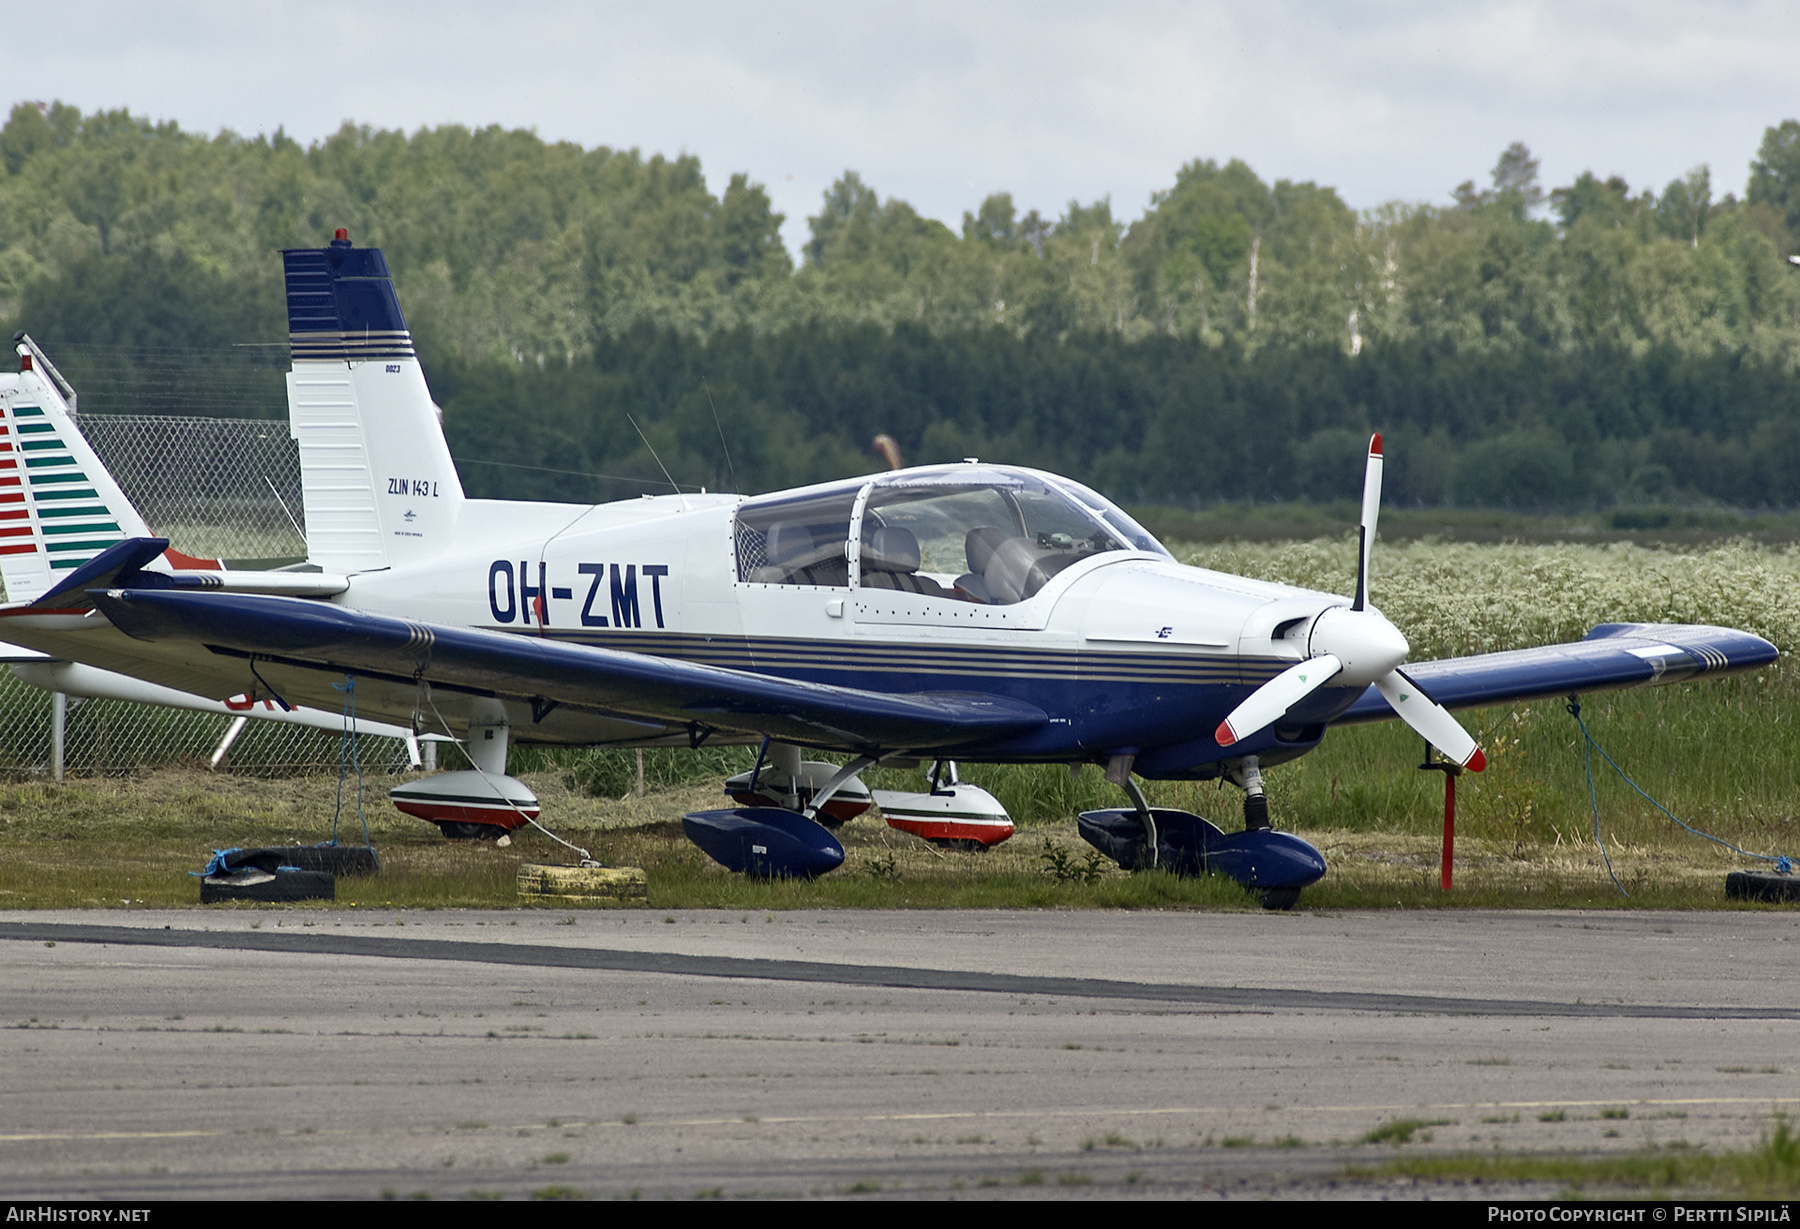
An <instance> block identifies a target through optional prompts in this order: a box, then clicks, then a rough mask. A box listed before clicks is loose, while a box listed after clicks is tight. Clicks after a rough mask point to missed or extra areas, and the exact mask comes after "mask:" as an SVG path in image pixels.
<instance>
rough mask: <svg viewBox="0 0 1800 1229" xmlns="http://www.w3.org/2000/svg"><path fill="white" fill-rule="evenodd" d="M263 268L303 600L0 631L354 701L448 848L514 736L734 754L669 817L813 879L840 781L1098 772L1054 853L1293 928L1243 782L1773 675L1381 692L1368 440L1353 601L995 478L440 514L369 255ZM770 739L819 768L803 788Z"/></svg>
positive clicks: (74, 604)
mask: <svg viewBox="0 0 1800 1229" xmlns="http://www.w3.org/2000/svg"><path fill="white" fill-rule="evenodd" d="M284 256H285V259H286V273H287V293H288V310H289V324H290V332H291V340H292V348H293V369H292V372H291V374H290V376H289V412H290V427H291V430H292V433H293V435H294V438H295V439H296V440H297V441H298V444H299V447H300V452H301V461H302V470H303V484H304V491H305V500H306V508H305V511H306V528H307V538H308V550H309V555H310V559H311V562H312V563H313V564H314V565H316V566H317V567H318V568H319V569H320V571H319V572H317V573H313V574H311V575H310V581H309V583H310V584H311V585H312V586H313V587H312V588H311V589H310V590H309V591H308V595H305V596H295V595H291V594H286V593H281V592H269V591H267V590H264V591H252V590H253V589H254V582H244V583H245V584H246V585H249V586H250V587H249V588H234V586H235V585H236V584H237V582H235V581H233V580H232V579H231V578H230V577H229V576H227V577H225V578H223V579H221V578H220V577H218V576H213V577H201V576H199V575H197V574H194V573H188V572H183V571H181V570H177V569H173V568H170V567H169V566H168V565H167V563H166V562H160V561H159V560H160V559H161V556H162V546H163V544H161V543H160V541H159V540H156V539H149V540H145V539H127V540H125V541H122V542H120V543H119V544H118V545H116V546H113V547H111V548H109V549H107V550H106V551H104V552H103V553H102V554H100V555H99V556H97V557H96V558H94V559H93V560H91V561H90V562H89V563H87V564H84V565H83V566H82V567H81V568H79V569H78V570H76V571H75V572H74V573H73V574H71V575H70V576H69V577H68V578H67V579H66V580H64V581H63V582H62V583H61V584H59V585H57V586H56V587H55V588H54V589H52V590H51V591H50V593H48V594H46V595H45V597H44V598H41V599H40V600H39V601H38V602H37V603H35V604H32V605H22V604H21V605H15V606H13V607H10V608H7V609H6V610H5V611H4V612H0V613H3V614H4V615H5V617H6V622H5V624H4V627H5V630H4V631H3V632H0V635H4V636H5V638H7V639H10V640H15V641H16V642H18V643H21V644H26V645H29V646H30V647H35V648H41V649H43V650H44V651H47V652H54V653H55V654H56V655H58V656H60V657H66V658H68V659H71V660H74V661H82V662H88V663H91V664H93V665H95V666H99V667H102V668H105V669H110V670H117V671H120V672H121V673H126V674H133V675H136V676H138V677H144V678H150V679H152V680H153V681H158V682H164V683H168V684H170V685H178V686H181V687H182V688H183V689H184V690H187V691H192V692H199V693H201V694H205V695H218V696H227V695H235V694H238V693H241V692H248V693H250V694H251V695H253V696H257V697H269V698H274V699H277V700H279V701H281V702H283V703H296V704H310V705H314V706H329V705H330V704H331V702H332V699H333V691H332V685H333V684H334V683H340V682H341V681H342V679H343V677H344V676H345V675H352V676H354V677H355V678H356V680H357V694H358V711H359V713H361V714H363V715H366V716H368V717H372V718H377V719H381V720H388V721H395V722H399V723H402V724H410V725H411V726H412V727H413V728H414V729H421V728H423V729H444V730H445V731H446V732H449V731H456V732H461V733H463V734H465V735H466V746H467V747H468V749H469V752H470V756H471V759H472V760H473V761H474V762H475V764H476V772H475V773H473V774H461V775H462V776H464V777H472V778H479V779H480V782H481V783H482V784H481V788H479V789H474V788H472V786H471V789H470V791H469V792H472V793H473V794H481V793H484V792H485V793H486V795H487V796H488V798H489V800H490V804H491V802H492V799H493V798H494V797H496V796H499V797H501V798H502V804H497V805H490V806H489V809H488V810H487V811H486V812H483V811H482V810H481V807H482V803H481V801H480V799H478V798H477V799H469V798H463V799H462V801H465V802H469V803H470V805H471V806H472V807H473V809H468V808H464V809H460V810H459V809H457V806H458V802H459V797H460V796H459V793H458V791H459V790H460V789H463V788H464V787H465V786H469V785H470V784H471V783H469V782H461V783H459V782H455V781H452V780H451V779H450V778H427V779H426V780H425V781H423V782H420V783H418V784H417V785H416V786H412V787H405V788H406V789H412V790H415V792H417V793H418V794H420V795H422V796H428V797H426V798H425V801H424V802H421V801H420V800H419V798H415V799H414V802H415V804H416V805H415V806H413V807H408V808H407V809H409V810H412V811H413V813H415V814H421V815H423V816H424V817H426V818H429V819H433V820H435V821H437V822H440V823H444V824H445V826H446V830H447V831H449V830H451V823H450V822H448V821H451V820H455V821H458V822H460V821H464V820H467V819H469V818H471V817H472V818H474V819H476V820H480V821H483V822H489V823H499V824H501V826H506V823H507V820H508V816H507V815H506V814H505V811H506V809H507V807H509V806H512V805H513V804H512V803H511V802H505V801H504V800H505V799H512V798H514V797H515V794H514V793H513V792H511V791H513V789H514V787H517V788H518V789H519V790H523V786H522V785H520V784H519V783H517V782H512V781H511V779H510V778H506V777H505V775H504V774H505V768H506V761H505V752H506V747H507V745H508V744H509V742H516V741H528V742H538V743H559V744H582V745H610V746H622V747H628V746H658V745H690V746H697V745H699V744H700V743H702V742H707V741H712V742H738V743H754V742H758V741H760V742H761V744H762V752H761V753H760V754H759V756H758V761H757V767H756V768H755V769H754V770H752V772H751V773H750V774H748V775H747V777H746V779H744V780H741V781H738V782H737V783H736V785H735V786H734V788H733V792H734V793H735V794H736V795H737V796H738V797H739V799H740V801H744V800H752V801H759V802H763V803H772V804H774V805H764V806H749V805H746V806H740V807H737V808H731V809H725V810H720V811H709V812H700V813H697V814H695V815H691V816H688V817H687V826H688V831H689V834H690V835H691V836H693V837H694V839H695V840H696V841H697V842H698V843H700V844H701V845H702V846H703V847H704V848H706V849H707V851H708V852H709V853H711V854H712V855H713V856H714V857H716V858H718V859H719V860H720V861H721V862H723V863H725V864H726V865H728V866H732V867H734V868H736V869H741V870H747V871H751V872H758V873H794V874H815V873H819V872H821V871H824V870H829V869H830V868H831V867H833V866H835V865H837V864H838V863H839V862H841V860H842V858H843V851H842V848H841V846H839V845H838V843H837V841H836V840H835V838H834V837H832V836H831V834H830V832H829V831H828V830H827V829H826V828H824V827H823V826H821V825H820V824H819V823H817V822H815V820H816V819H817V818H820V817H823V818H826V819H830V818H831V817H832V812H831V811H830V810H829V809H828V808H829V807H830V805H831V803H832V801H833V799H834V798H838V797H839V795H840V791H842V790H844V789H846V788H854V787H855V774H856V773H857V772H859V771H861V770H862V769H863V768H865V767H867V766H869V765H871V764H875V763H878V762H882V761H893V760H897V759H900V760H923V761H937V762H938V763H939V764H940V766H941V767H942V766H944V765H947V764H948V763H949V762H951V761H956V760H962V761H986V762H1008V763H1059V764H1085V763H1095V764H1100V765H1103V766H1104V767H1105V769H1106V774H1107V778H1108V780H1110V781H1113V782H1114V783H1116V784H1118V785H1119V786H1121V787H1122V788H1123V789H1124V790H1125V792H1126V793H1127V795H1128V796H1129V797H1130V799H1131V802H1132V805H1131V806H1129V807H1124V808H1120V809H1119V810H1116V811H1103V812H1093V813H1089V814H1087V815H1084V816H1083V817H1082V831H1083V835H1084V836H1086V837H1087V838H1088V839H1089V840H1090V841H1091V842H1093V843H1094V844H1095V845H1096V846H1098V847H1099V848H1101V849H1102V850H1104V851H1106V852H1107V853H1109V854H1110V855H1112V856H1114V857H1115V858H1116V859H1117V860H1118V861H1119V862H1120V863H1121V864H1122V865H1125V866H1128V867H1136V866H1146V865H1164V866H1169V867H1171V868H1173V869H1176V870H1178V871H1184V872H1196V871H1205V870H1210V871H1219V872H1223V873H1225V874H1229V875H1232V876H1233V877H1235V878H1238V879H1240V880H1241V881H1243V882H1244V883H1245V884H1246V885H1248V886H1250V887H1251V888H1253V889H1255V890H1257V891H1260V892H1261V893H1263V895H1264V899H1265V903H1270V904H1276V905H1291V904H1292V903H1293V901H1294V898H1295V896H1296V895H1297V893H1298V891H1299V889H1300V888H1301V887H1303V886H1305V885H1306V884H1307V883H1311V882H1313V881H1314V880H1316V879H1317V878H1318V877H1319V876H1320V875H1322V874H1323V873H1324V870H1325V865H1324V861H1323V859H1322V858H1321V857H1320V856H1319V854H1318V853H1317V851H1316V850H1314V849H1313V848H1312V847H1311V846H1310V845H1307V844H1306V843H1305V842H1304V841H1301V840H1299V839H1298V838H1296V837H1294V836H1292V835H1291V834H1287V833H1281V832H1276V831H1274V830H1273V829H1272V828H1271V827H1270V826H1269V819H1268V812H1267V805H1266V801H1265V798H1264V794H1263V790H1262V777H1261V770H1262V769H1263V768H1265V767H1267V766H1269V765H1272V764H1278V763H1280V762H1282V761H1285V760H1289V759H1292V758H1294V757H1296V756H1298V755H1301V754H1304V753H1305V752H1306V751H1308V750H1310V749H1312V748H1313V747H1314V746H1316V745H1317V744H1318V743H1319V741H1320V740H1321V738H1323V737H1324V735H1325V733H1326V731H1327V729H1328V728H1329V727H1330V726H1332V725H1334V724H1344V723H1348V722H1355V721H1372V720H1382V719H1391V718H1393V717H1395V716H1398V717H1399V718H1401V719H1402V720H1405V721H1406V722H1407V723H1408V724H1409V725H1411V726H1412V727H1413V728H1414V729H1416V730H1418V731H1419V732H1420V733H1421V734H1422V735H1424V737H1425V738H1426V739H1427V740H1428V741H1429V742H1431V743H1432V744H1433V745H1435V746H1436V747H1437V748H1438V749H1439V750H1440V751H1442V752H1443V753H1444V754H1445V755H1446V756H1447V757H1448V758H1449V759H1450V760H1452V761H1454V762H1455V763H1456V764H1458V765H1466V766H1467V767H1469V768H1471V769H1473V770H1476V771H1479V769H1480V767H1481V765H1482V759H1481V751H1480V749H1479V748H1478V747H1477V746H1476V744H1475V742H1474V740H1473V739H1471V738H1470V737H1469V735H1468V734H1467V733H1466V732H1465V731H1464V730H1463V729H1462V727H1461V726H1460V725H1459V724H1458V723H1457V721H1456V719H1455V718H1454V717H1452V716H1451V715H1450V713H1449V712H1448V709H1449V708H1466V707H1474V706H1478V705H1486V704H1494V703H1503V702H1512V701H1519V700H1527V699H1533V698H1539V697H1545V696H1556V695H1563V694H1567V693H1569V692H1571V691H1592V690H1597V689H1603V688H1611V687H1628V686H1634V685H1638V684H1642V683H1651V682H1667V681H1671V680H1673V679H1676V678H1682V677H1686V676H1688V675H1692V674H1699V673H1721V672H1729V671H1736V670H1744V669H1750V668H1754V667H1757V666H1761V665H1764V664H1767V663H1768V662H1770V661H1773V660H1774V659H1775V656H1776V653H1775V649H1774V647H1773V646H1772V645H1770V644H1768V643H1767V642H1766V641H1764V640H1762V639H1760V638H1759V637H1756V636H1753V635H1750V634H1747V633H1743V632H1738V631H1732V630H1730V629H1723V628H1709V627H1694V626H1670V625H1633V624H1612V625H1606V626H1603V627H1600V628H1596V629H1595V630H1594V631H1593V632H1592V633H1590V635H1589V637H1588V638H1587V639H1585V640H1583V641H1580V642H1578V643H1574V644H1565V645H1554V646H1548V647H1544V648H1538V649H1527V650H1522V651H1517V652H1509V653H1495V654H1487V655H1482V656H1477V657H1469V658H1460V659H1452V660H1446V661H1436V662H1423V663H1415V664H1412V665H1409V666H1406V667H1405V669H1404V670H1402V665H1403V663H1404V662H1405V658H1406V655H1407V644H1406V641H1405V639H1404V638H1403V637H1402V636H1401V635H1400V633H1399V632H1398V631H1397V630H1396V629H1395V628H1394V627H1393V626H1392V624H1391V623H1389V622H1388V621H1387V620H1386V619H1385V618H1384V617H1382V616H1381V614H1380V613H1379V612H1378V611H1377V610H1376V609H1375V608H1374V607H1373V606H1371V605H1370V604H1369V603H1368V600H1367V594H1368V567H1369V553H1370V547H1371V546H1372V544H1373V540H1374V536H1375V524H1376V513H1377V510H1378V506H1379V499H1380V475H1381V452H1380V437H1379V436H1377V437H1376V438H1375V440H1374V441H1372V445H1371V449H1370V454H1369V463H1368V471H1367V479H1366V482H1365V492H1364V506H1363V524H1362V532H1363V543H1362V550H1361V552H1360V558H1359V566H1358V575H1357V578H1356V596H1355V597H1354V598H1344V597H1340V596H1337V595H1334V594H1324V593H1313V592H1307V591H1304V590H1300V589H1294V588H1290V587H1287V586H1283V585H1276V584H1269V583H1264V582H1260V581H1255V580H1249V579H1245V578H1242V577H1237V576H1229V575H1224V574H1221V573H1217V572H1210V571H1205V570H1202V569H1199V568H1193V567H1188V566H1184V565H1182V564H1179V563H1177V562H1176V561H1175V560H1174V559H1173V558H1172V557H1171V556H1170V555H1169V553H1168V552H1167V551H1166V550H1165V549H1164V548H1163V547H1162V546H1161V545H1160V544H1159V543H1158V542H1157V541H1156V540H1155V539H1154V538H1153V537H1152V536H1151V535H1150V534H1148V533H1147V532H1145V531H1144V530H1143V529H1142V528H1141V527H1140V526H1138V525H1137V524H1136V523H1135V522H1134V521H1132V519H1131V518H1130V517H1129V516H1127V515H1126V514H1125V513H1124V512H1123V511H1121V510H1120V509H1119V508H1117V507H1116V506H1115V505H1113V504H1112V503H1110V502H1109V501H1107V500H1106V499H1105V498H1103V497H1101V496H1100V495H1098V494H1096V493H1095V492H1093V491H1091V490H1089V489H1087V488H1086V487H1084V486H1082V485H1080V484H1079V483H1075V482H1072V481H1069V480H1067V479H1064V478H1060V477H1057V476H1055V475H1052V474H1047V473H1041V472H1038V471H1034V470H1029V469H1022V468H1017V467H1012V466H1005V465H987V464H980V463H973V462H970V463H964V464H959V465H940V466H928V467H923V468H915V469H908V470H901V471H897V472H891V473H885V474H881V475H879V476H875V477H869V478H858V479H849V480H845V481H842V482H832V483H824V484H821V485H817V486H812V487H807V488H804V489H801V490H795V491H785V492H781V493H778V494H772V495H766V496H760V497H755V498H747V499H746V498H742V497H738V496H727V495H718V494H713V495H706V494H700V495H690V494H673V495H663V496H655V497H645V498H642V499H638V500H629V501H623V502H619V503H611V504H601V505H592V506H585V505H568V504H553V503H528V502H511V501H492V500H475V499H468V498H466V497H465V496H464V494H463V490H462V485H461V482H460V481H459V479H458V477H457V473H456V469H455V466H454V464H453V463H452V460H451V457H450V453H449V449H448V447H447V445H446V443H445V441H444V437H443V434H442V430H441V427H440V413H439V411H438V410H437V408H436V406H435V405H433V403H432V401H431V398H430V394H429V392H428V390H427V388H426V385H425V380H424V376H423V373H422V371H421V370H420V367H419V363H418V360H417V358H416V357H415V355H414V354H413V350H412V344H411V340H410V336H409V334H408V332H407V330H406V325H405V322H404V319H403V317H402V316H401V313H400V308H399V304H398V301H397V299H396V297H395V295H394V290H393V284H392V280H391V278H390V276H389V273H388V270H387V266H386V264H385V262H384V260H383V259H382V256H381V253H380V252H379V250H376V249H364V248H355V247H352V246H351V245H350V243H349V242H348V239H347V238H346V237H345V236H344V234H343V232H341V231H340V232H339V236H338V239H337V240H335V241H334V242H333V243H332V245H331V246H330V247H328V248H326V249H323V250H316V249H306V250H300V251H290V252H287V253H285V254H284ZM53 610H54V611H58V612H61V613H52V611H53ZM802 748H815V749H820V750H825V751H829V752H836V753H840V754H843V755H847V756H848V757H850V758H849V762H848V763H846V764H845V765H843V766H842V768H837V769H834V768H832V767H831V766H820V765H806V764H803V763H802V762H801V759H800V754H801V749H802ZM456 775H458V774H452V776H456ZM1134 775H1135V776H1140V777H1145V778H1158V779H1172V778H1185V779H1205V778H1217V777H1224V778H1226V779H1229V780H1231V781H1233V782H1234V783H1236V784H1237V785H1239V786H1241V787H1242V788H1243V789H1244V791H1245V817H1246V826H1245V829H1244V830H1243V831H1241V832H1233V833H1229V834H1227V833H1224V832H1221V831H1220V830H1219V829H1217V828H1216V827H1213V826H1212V825H1210V824H1208V823H1207V822H1206V821H1204V820H1202V819H1200V818H1198V817H1196V816H1191V815H1186V814H1184V813H1181V812H1174V811H1167V810H1160V809H1152V808H1150V807H1148V806H1147V805H1146V804H1145V802H1144V799H1143V796H1142V793H1141V791H1139V790H1138V788H1137V786H1136V784H1135V781H1134ZM946 779H947V780H950V781H953V780H954V775H953V771H952V772H951V773H950V774H949V775H948V777H947V778H946V777H943V776H934V782H936V783H938V784H940V785H941V784H942V782H943V781H944V780H946ZM434 782H440V783H442V784H441V787H439V786H434V785H433V783H434ZM958 788H962V787H958V786H955V785H949V786H947V787H945V788H943V789H939V788H937V786H936V785H934V790H933V793H934V795H936V794H940V793H954V791H955V790H957V789H958ZM526 796H527V797H528V796H529V794H528V791H526ZM397 801H399V799H398V798H397ZM403 805H404V803H403ZM434 806H440V807H442V808H445V809H442V810H437V811H434V810H433V809H432V808H433V807H434Z"/></svg>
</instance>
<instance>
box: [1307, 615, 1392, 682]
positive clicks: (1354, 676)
mask: <svg viewBox="0 0 1800 1229" xmlns="http://www.w3.org/2000/svg"><path fill="white" fill-rule="evenodd" d="M1410 647H1411V646H1409V645H1408V644H1407V643H1406V637H1405V636H1402V635H1401V634H1400V629H1399V628H1397V627H1395V626H1394V625H1393V624H1392V623H1389V622H1388V621H1387V620H1386V619H1385V618H1383V617H1382V616H1381V615H1379V614H1377V613H1376V612H1375V611H1373V610H1347V609H1345V608H1343V607H1341V606H1340V607H1333V608H1332V609H1330V610H1327V611H1325V612H1324V613H1323V614H1321V615H1320V616H1319V617H1318V618H1317V619H1316V620H1315V621H1314V622H1313V631H1312V651H1313V653H1314V654H1319V653H1330V654H1331V655H1332V656H1334V657H1336V658H1337V659H1338V660H1339V661H1341V662H1343V663H1344V681H1345V682H1352V683H1354V682H1361V683H1372V682H1374V681H1375V680H1376V679H1378V678H1380V677H1382V676H1383V675H1385V674H1386V673H1387V672H1388V671H1390V670H1392V669H1394V668H1395V667H1396V666H1398V665H1399V664H1400V663H1401V662H1403V661H1405V660H1406V654H1407V652H1408V650H1409V649H1410Z"/></svg>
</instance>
